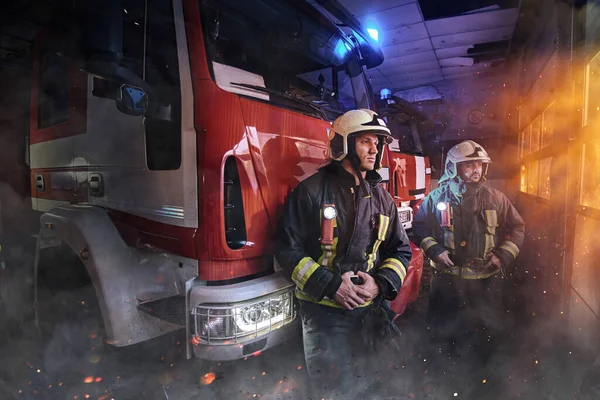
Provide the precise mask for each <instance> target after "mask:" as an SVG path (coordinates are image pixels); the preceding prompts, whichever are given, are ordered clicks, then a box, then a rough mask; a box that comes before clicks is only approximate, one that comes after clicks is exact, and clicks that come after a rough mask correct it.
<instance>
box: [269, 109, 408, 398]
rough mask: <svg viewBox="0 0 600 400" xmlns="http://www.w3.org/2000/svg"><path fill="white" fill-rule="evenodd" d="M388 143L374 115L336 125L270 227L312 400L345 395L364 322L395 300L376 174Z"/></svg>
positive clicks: (402, 262) (389, 206) (401, 261)
mask: <svg viewBox="0 0 600 400" xmlns="http://www.w3.org/2000/svg"><path fill="white" fill-rule="evenodd" d="M391 139H392V137H391V134H390V131H389V129H388V128H387V126H386V124H385V122H384V121H383V120H382V119H381V118H379V116H378V115H377V114H376V113H374V112H373V111H370V110H366V109H360V110H352V111H348V112H346V113H345V114H344V115H342V116H341V117H339V118H337V119H336V120H335V121H334V122H333V124H332V126H331V129H330V132H329V158H330V162H329V163H328V164H327V165H325V166H324V167H322V168H320V169H319V170H318V171H317V173H315V174H314V175H312V176H310V177H309V178H307V179H306V180H304V181H303V182H301V183H300V184H299V185H298V186H297V187H296V188H295V189H294V191H293V192H292V193H291V194H290V196H289V198H288V200H287V202H286V205H285V208H284V212H283V215H282V218H281V221H280V224H279V229H278V234H277V238H276V258H277V260H278V262H279V264H280V265H281V267H282V268H283V269H284V270H285V271H286V272H287V273H288V274H289V275H290V276H291V278H292V280H293V281H294V283H295V284H296V297H297V299H298V300H299V304H300V308H299V310H300V316H301V319H302V327H303V340H304V353H305V358H306V364H307V367H308V373H309V376H310V381H311V386H312V387H313V390H314V391H315V392H314V393H313V394H314V395H317V396H318V398H321V397H323V396H324V395H325V397H327V395H329V394H330V393H331V389H333V390H340V391H342V392H343V391H344V390H346V391H347V390H351V388H352V387H353V380H354V377H355V376H356V375H355V373H354V371H352V366H353V364H354V362H353V360H352V358H351V357H352V355H353V354H355V353H356V352H357V351H358V352H359V353H360V352H361V350H363V352H364V350H366V349H364V348H363V349H361V347H364V341H362V340H358V344H357V339H361V338H364V335H365V333H367V334H368V333H369V332H364V331H365V329H363V322H364V321H365V318H366V317H367V315H368V313H369V311H370V310H371V309H372V308H373V307H374V304H377V303H378V302H379V301H380V299H387V300H392V299H394V298H395V297H396V295H397V294H398V291H399V290H400V287H401V285H402V282H403V280H404V277H405V276H406V272H407V268H408V265H409V263H410V259H411V255H412V254H411V250H410V245H409V242H408V238H407V236H406V233H405V231H404V228H403V227H402V224H401V223H400V221H399V218H398V213H397V210H396V205H395V203H394V201H393V199H392V197H391V196H390V195H389V193H388V192H386V191H385V189H384V188H383V187H382V186H381V185H379V183H380V181H381V177H380V175H379V174H378V173H377V169H379V168H380V166H381V158H382V154H383V150H384V144H386V143H389V142H390V141H391ZM362 372H363V373H364V372H365V371H362ZM359 373H360V371H359ZM326 388H329V390H330V391H329V392H328V391H327V389H326Z"/></svg>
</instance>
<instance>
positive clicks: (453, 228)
mask: <svg viewBox="0 0 600 400" xmlns="http://www.w3.org/2000/svg"><path fill="white" fill-rule="evenodd" d="M491 162H492V160H491V159H490V157H489V155H488V153H487V152H486V151H485V149H484V148H483V147H482V146H480V145H479V144H477V143H476V142H474V141H472V140H466V141H464V142H462V143H459V144H457V145H456V146H454V147H452V148H451V149H450V151H448V155H447V158H446V165H445V171H444V175H443V176H442V177H441V179H440V181H439V187H438V188H437V189H435V190H433V191H432V192H431V193H430V194H429V195H428V196H427V197H426V198H425V199H424V201H423V203H422V205H421V207H420V208H419V210H418V211H417V213H416V214H415V217H414V221H413V234H414V237H413V241H415V243H416V244H417V245H419V246H420V247H421V248H422V249H423V251H424V252H425V254H426V255H427V257H428V258H429V259H430V260H431V266H432V268H433V274H432V282H431V288H430V303H429V306H430V307H429V311H430V312H429V316H430V322H431V323H432V324H433V325H434V327H436V328H438V329H437V332H438V333H441V334H442V336H444V338H445V339H447V340H449V341H451V342H452V341H455V340H459V339H460V338H457V337H456V336H461V333H460V332H464V330H465V329H466V330H467V331H468V332H471V331H474V330H476V329H477V327H475V326H464V324H462V323H463V322H465V321H464V320H463V319H462V318H461V317H462V316H464V315H467V314H469V315H477V316H478V317H480V318H481V319H482V320H483V321H484V323H485V321H488V322H489V320H490V318H491V319H494V318H501V316H500V314H496V312H499V311H501V308H502V304H501V303H502V299H501V296H500V293H501V291H500V287H501V286H502V285H500V284H496V285H495V284H494V282H495V281H497V280H498V278H501V277H503V276H504V274H505V269H506V268H507V267H508V266H509V265H510V264H511V263H512V262H513V261H514V259H515V258H516V257H517V255H518V254H519V249H520V247H521V245H522V244H523V239H524V232H525V223H524V222H523V219H522V218H521V216H520V215H519V213H518V212H517V210H516V209H515V208H514V207H513V205H512V204H511V202H510V200H508V199H507V198H506V196H505V195H504V194H502V193H501V192H499V191H498V190H495V189H492V188H490V187H487V185H486V184H485V183H484V182H485V180H486V175H487V170H488V166H489V164H491ZM461 314H462V315H461ZM466 323H469V321H467V322H466ZM461 324H462V325H461ZM454 328H457V329H454ZM458 331H460V332H458ZM462 337H463V338H464V337H465V334H464V333H463V334H462Z"/></svg>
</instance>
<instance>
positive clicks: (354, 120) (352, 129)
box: [328, 108, 393, 169]
mask: <svg viewBox="0 0 600 400" xmlns="http://www.w3.org/2000/svg"><path fill="white" fill-rule="evenodd" d="M357 133H373V134H375V135H377V136H378V137H379V144H378V145H377V160H376V161H375V169H379V168H381V157H382V154H383V146H384V145H385V144H390V143H391V142H392V139H393V138H392V134H391V133H390V129H389V128H388V127H387V125H386V124H385V121H384V120H383V119H381V118H379V115H377V113H375V112H374V111H371V110H367V109H364V108H361V109H358V110H351V111H348V112H346V113H344V115H342V116H340V117H338V118H337V119H336V120H335V121H333V124H332V125H331V129H330V130H329V150H328V156H329V158H331V159H332V160H336V161H342V160H343V159H344V158H346V156H353V155H356V147H355V146H356V145H355V137H356V135H355V134H357Z"/></svg>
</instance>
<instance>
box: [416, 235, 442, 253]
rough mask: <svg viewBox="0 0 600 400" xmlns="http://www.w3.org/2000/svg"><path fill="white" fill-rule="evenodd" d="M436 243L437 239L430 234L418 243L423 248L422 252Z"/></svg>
mask: <svg viewBox="0 0 600 400" xmlns="http://www.w3.org/2000/svg"><path fill="white" fill-rule="evenodd" d="M436 244H439V243H438V242H437V240H435V239H434V238H433V237H431V236H427V237H426V238H425V239H423V240H421V244H420V245H419V247H421V249H423V252H427V250H429V249H430V248H431V247H432V246H435V245H436Z"/></svg>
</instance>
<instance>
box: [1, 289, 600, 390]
mask: <svg viewBox="0 0 600 400" xmlns="http://www.w3.org/2000/svg"><path fill="white" fill-rule="evenodd" d="M525 288H526V287H524V286H523V287H522V288H521V289H519V287H516V288H515V296H514V297H513V298H514V299H518V298H519V296H518V292H519V291H520V290H521V291H524V290H525ZM92 295H93V292H92V291H91V290H90V288H89V287H87V288H82V289H79V290H75V291H63V292H60V293H58V294H56V295H55V296H54V297H53V298H52V299H50V300H49V301H50V303H49V304H48V305H49V306H50V307H49V309H53V310H57V315H61V314H62V315H63V317H64V314H66V315H68V318H63V319H62V321H61V322H56V321H54V322H55V323H53V324H52V325H51V327H50V328H49V329H47V330H46V331H45V332H46V333H44V334H40V332H39V330H38V329H37V328H36V327H35V325H34V324H33V321H30V320H28V321H24V322H22V323H21V329H16V328H14V327H10V326H9V325H5V328H6V329H5V333H4V335H3V340H2V341H1V342H0V354H2V361H3V362H2V363H1V365H0V399H3V400H12V399H76V400H78V399H88V398H89V399H100V400H110V399H115V400H126V399H132V400H133V399H161V400H164V399H177V400H188V399H190V400H191V399H202V400H210V399H253V398H260V399H305V398H306V397H307V396H306V394H305V391H304V390H303V388H304V387H305V386H306V379H307V376H306V372H305V370H306V368H305V363H304V360H303V354H302V348H301V342H300V341H299V340H296V341H292V342H290V343H288V344H286V345H284V346H280V347H278V348H275V349H272V350H270V351H266V352H265V353H263V354H260V355H258V356H253V357H249V358H247V359H244V360H239V361H235V362H223V363H214V362H206V361H202V360H185V349H184V340H185V339H184V335H183V333H182V332H177V333H174V334H171V335H168V337H163V338H158V339H155V340H153V341H150V342H147V343H143V344H141V345H138V346H134V347H132V348H126V349H114V348H105V346H104V345H103V343H102V340H101V338H100V337H99V335H98V331H99V329H100V328H99V326H98V323H97V321H96V320H95V318H94V311H93V309H92V307H91V306H90V304H91V301H90V300H89V299H90V298H91V296H92ZM526 309H527V310H528V311H527V313H529V310H531V307H527V308H526ZM61 310H64V311H65V312H64V313H63V312H61ZM425 310H426V288H425V290H424V291H423V292H422V296H421V297H420V298H419V300H418V301H417V302H416V303H414V304H413V305H412V307H411V308H410V310H409V311H407V313H406V314H405V315H404V316H403V317H402V319H401V320H400V322H399V325H400V328H401V330H402V336H400V337H398V338H396V342H397V345H398V349H397V348H395V347H394V346H393V345H391V344H389V343H388V344H381V346H380V347H379V349H378V351H377V352H376V353H375V354H374V355H373V356H374V359H375V360H376V365H377V367H376V369H377V370H375V371H370V372H371V373H370V374H369V375H368V376H361V374H360V373H357V377H356V380H355V381H356V388H354V393H355V394H356V396H355V398H357V399H363V398H369V399H592V398H600V397H594V396H595V395H590V396H591V397H589V396H588V397H585V396H582V395H581V394H580V390H579V389H580V387H581V385H582V382H584V386H585V379H584V377H585V376H586V374H587V375H588V377H587V380H588V381H589V382H588V386H589V385H592V386H593V385H594V382H598V380H595V378H594V376H595V375H590V371H592V373H593V371H594V370H593V369H591V370H590V369H589V367H590V366H591V362H592V361H593V359H594V355H591V354H587V353H586V352H584V351H582V349H579V348H578V347H577V346H576V345H575V344H574V343H571V342H570V341H569V340H568V339H567V338H565V337H564V336H562V335H561V334H560V333H559V332H560V328H559V327H560V325H561V324H563V323H564V322H565V321H561V320H560V319H553V318H546V317H543V314H544V313H543V311H538V313H537V314H536V316H535V317H534V316H532V315H530V316H524V315H521V316H520V318H516V319H514V318H513V319H512V321H513V322H514V321H516V323H513V324H512V325H511V331H510V332H506V333H505V335H503V337H498V338H490V340H492V341H493V342H494V345H495V350H496V351H495V353H494V356H493V357H492V358H491V359H490V360H489V362H488V363H487V364H486V365H485V366H484V367H475V365H476V364H475V363H474V362H473V354H472V350H473V349H470V348H469V347H468V346H467V347H466V348H463V349H459V351H457V352H456V354H453V355H448V354H446V353H445V352H444V351H443V350H442V349H441V348H440V347H436V346H435V345H432V344H431V343H430V340H429V339H430V336H431V335H430V330H429V328H428V327H427V326H426V324H425V322H424V314H425ZM518 310H521V314H524V311H523V307H514V308H513V309H511V308H510V307H509V309H508V310H507V311H508V313H507V314H510V312H511V311H512V312H513V313H514V312H515V311H516V312H519V311H518ZM507 318H508V317H507ZM536 318H537V319H536ZM507 320H508V319H507ZM11 323H12V324H15V321H14V320H12V321H11ZM13 328H14V329H13ZM363 375H364V374H363ZM590 376H591V378H590ZM590 382H591V383H590ZM594 393H597V392H594Z"/></svg>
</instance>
